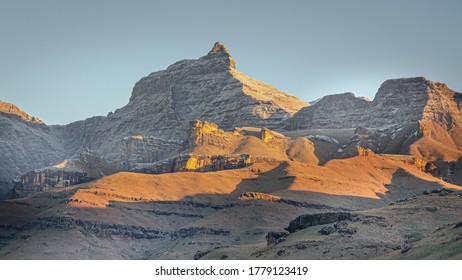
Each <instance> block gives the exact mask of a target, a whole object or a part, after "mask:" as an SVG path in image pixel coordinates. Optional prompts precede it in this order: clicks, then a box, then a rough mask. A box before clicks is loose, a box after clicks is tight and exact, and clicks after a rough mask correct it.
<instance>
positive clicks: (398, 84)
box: [284, 77, 462, 161]
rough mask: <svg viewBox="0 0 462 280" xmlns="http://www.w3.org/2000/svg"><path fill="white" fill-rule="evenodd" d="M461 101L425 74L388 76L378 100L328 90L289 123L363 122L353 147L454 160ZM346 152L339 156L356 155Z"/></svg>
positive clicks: (339, 125)
mask: <svg viewBox="0 0 462 280" xmlns="http://www.w3.org/2000/svg"><path fill="white" fill-rule="evenodd" d="M461 101H462V94H460V93H457V92H455V91H453V90H451V89H449V88H448V87H447V86H446V85H445V84H443V83H437V82H433V81H430V80H427V79H425V78H423V77H416V78H402V79H394V80H387V81H385V82H384V83H383V84H382V85H381V86H380V88H379V90H378V92H377V94H376V96H375V98H374V100H373V101H368V100H365V99H363V98H358V97H356V96H355V95H354V94H353V93H344V94H337V95H329V96H325V97H323V98H322V99H321V100H319V101H318V102H316V103H315V104H314V105H313V106H307V107H305V108H302V109H301V110H300V111H299V112H297V113H296V114H295V115H294V116H293V117H292V118H291V119H289V120H288V121H287V122H286V124H285V127H284V128H285V129H286V130H289V131H291V130H304V129H311V130H312V129H349V128H353V129H358V128H359V130H358V131H357V132H359V133H355V134H354V135H356V138H355V139H353V141H352V143H350V145H349V146H350V147H351V148H352V149H350V151H351V150H353V153H355V152H356V150H355V147H356V146H362V147H366V148H370V149H372V150H374V151H375V152H380V153H393V154H410V155H414V156H419V157H422V158H425V159H427V160H431V161H435V160H444V161H455V160H457V159H458V158H460V157H461V156H462V137H461V134H460V133H461V129H460V127H461V124H462V111H461V106H460V104H461ZM354 135H352V137H354ZM343 148H344V150H347V151H348V147H347V149H345V147H343ZM342 153H343V152H342ZM342 153H340V154H339V155H336V157H344V156H351V155H352V154H351V153H350V154H347V155H345V154H342Z"/></svg>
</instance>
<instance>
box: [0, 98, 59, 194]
mask: <svg viewBox="0 0 462 280" xmlns="http://www.w3.org/2000/svg"><path fill="white" fill-rule="evenodd" d="M5 104H6V103H1V106H2V109H1V112H0V199H1V198H2V197H4V195H5V194H6V192H7V191H8V189H9V188H11V187H13V180H12V179H13V178H15V177H16V176H18V175H20V174H22V173H24V172H27V171H29V170H34V169H36V168H41V167H44V166H48V165H51V164H55V163H57V162H59V161H61V160H62V159H63V157H64V149H63V146H62V144H61V142H60V141H59V138H58V137H57V134H56V131H55V130H54V129H53V128H50V127H48V126H46V125H45V124H43V123H41V122H40V121H39V120H38V119H37V118H34V117H31V116H29V115H27V114H25V113H23V112H22V111H21V110H19V109H17V107H16V106H13V107H12V106H10V105H8V106H6V105H5ZM5 108H9V109H5ZM11 108H13V109H11ZM10 109H11V110H10Z"/></svg>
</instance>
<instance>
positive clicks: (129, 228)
mask: <svg viewBox="0 0 462 280" xmlns="http://www.w3.org/2000/svg"><path fill="white" fill-rule="evenodd" d="M235 67H236V63H235V61H234V59H233V57H232V56H231V55H230V54H229V52H228V50H227V49H226V47H224V46H223V45H222V44H220V43H216V44H215V45H214V46H213V48H212V50H211V51H210V52H209V53H208V54H207V55H205V56H202V57H200V58H198V59H190V60H182V61H179V62H177V63H174V64H172V65H171V66H169V67H168V68H167V69H165V70H162V71H158V72H154V73H151V74H149V75H148V76H146V77H144V78H142V79H141V80H140V81H138V82H137V83H136V84H135V86H134V88H133V91H132V94H131V97H130V100H129V102H128V104H127V105H126V106H124V107H122V108H120V109H117V110H115V111H114V112H111V113H109V114H108V115H107V116H105V117H103V116H97V117H92V118H88V119H86V120H82V121H77V122H74V123H71V124H68V125H63V126H53V125H52V126H48V125H46V124H44V123H43V122H42V121H40V120H39V119H37V118H34V117H31V116H29V115H28V114H26V113H24V112H22V111H21V110H20V109H19V108H17V107H16V106H14V105H12V104H8V103H0V144H1V145H0V155H1V158H0V168H1V169H0V181H2V182H3V185H4V188H7V189H10V191H9V192H8V194H7V198H8V199H7V200H3V201H0V259H284V258H285V259H303V258H310V259H371V258H384V259H388V258H411V259H412V258H460V257H461V255H460V252H461V248H462V243H461V242H460V240H462V237H461V236H462V226H461V223H462V221H461V220H460V206H459V205H460V203H459V202H460V197H462V187H461V185H462V171H461V170H462V169H461V166H462V152H461V151H462V149H461V145H462V140H461V135H460V133H461V129H460V122H461V115H460V113H461V112H460V100H461V94H459V93H456V92H454V91H452V90H450V89H448V88H447V86H446V85H444V84H442V83H436V82H432V81H429V80H427V79H425V78H422V77H417V78H403V79H394V80H388V81H385V82H384V83H383V84H382V85H381V86H380V88H379V90H378V92H377V94H376V96H375V98H374V100H372V101H370V100H367V99H365V98H358V97H356V96H355V95H354V94H353V93H349V92H347V93H341V94H335V95H330V96H325V97H323V98H321V99H320V100H316V101H315V102H313V103H312V104H309V103H306V102H303V101H300V100H299V99H297V98H296V97H294V96H291V95H288V94H286V93H284V92H281V91H279V90H277V89H275V88H274V87H272V86H270V85H266V84H264V83H262V82H259V81H256V80H253V79H251V78H248V77H246V76H245V75H244V74H242V73H240V72H238V71H237V70H236V68H235ZM11 187H13V188H12V189H11ZM435 248H436V249H435Z"/></svg>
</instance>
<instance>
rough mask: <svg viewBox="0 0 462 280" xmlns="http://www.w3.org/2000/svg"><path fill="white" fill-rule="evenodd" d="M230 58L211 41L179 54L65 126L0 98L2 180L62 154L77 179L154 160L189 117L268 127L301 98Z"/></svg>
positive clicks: (174, 144) (174, 145) (176, 140)
mask: <svg viewBox="0 0 462 280" xmlns="http://www.w3.org/2000/svg"><path fill="white" fill-rule="evenodd" d="M235 65H236V63H235V62H234V59H233V58H232V56H231V55H230V54H229V52H228V50H227V49H226V47H225V46H223V45H222V44H221V43H216V44H215V45H214V46H213V48H212V50H211V51H210V52H209V53H208V54H207V55H205V56H203V57H201V58H199V59H194V60H193V59H191V60H182V61H179V62H177V63H174V64H173V65H171V66H169V67H168V68H167V69H166V70H162V71H158V72H154V73H151V74H150V75H148V76H147V77H144V78H142V79H141V80H140V81H138V82H137V83H136V84H135V86H134V88H133V92H132V95H131V97H130V101H129V103H128V104H127V105H126V106H124V107H122V108H120V109H117V110H115V112H113V113H109V114H108V115H107V116H106V117H102V116H101V117H92V118H89V119H86V120H83V121H77V122H74V123H71V124H68V125H65V126H47V125H45V124H44V123H43V122H41V121H40V120H38V119H36V118H33V117H30V116H28V115H27V114H26V113H24V112H22V111H20V110H19V109H18V108H17V107H15V106H14V105H11V104H7V103H1V104H2V105H1V107H0V108H1V110H2V112H3V113H2V115H0V117H2V122H3V123H2V125H1V126H2V132H3V134H2V135H1V136H0V139H1V141H2V143H4V144H3V145H2V148H1V149H3V151H4V153H3V155H4V157H3V158H2V159H1V161H0V166H2V173H1V174H0V181H2V182H4V183H3V184H4V186H5V187H11V184H12V183H11V182H12V180H13V178H15V177H16V176H18V175H20V174H24V173H26V172H28V171H32V170H34V169H39V168H46V167H48V166H52V165H57V164H59V163H61V162H63V161H65V160H66V164H61V165H57V166H65V167H66V168H67V169H66V170H71V171H72V172H78V173H79V174H78V175H77V177H75V176H74V175H71V177H72V178H73V180H74V181H77V182H80V179H79V178H80V177H81V174H80V173H90V174H89V175H90V177H92V178H95V177H101V176H105V175H109V174H112V173H114V172H118V171H123V170H125V171H128V170H130V168H131V167H132V166H134V165H136V164H137V163H149V162H156V161H159V160H162V159H164V158H166V157H168V156H169V155H171V154H174V153H176V152H177V151H178V150H180V149H181V148H182V143H183V142H184V141H185V140H186V138H187V131H188V129H189V128H190V122H192V121H195V120H199V119H200V120H203V121H209V122H214V123H216V124H218V125H220V127H222V128H225V129H231V128H234V127H235V126H245V125H254V126H265V127H270V128H271V127H275V126H277V125H279V124H280V123H281V122H282V121H284V120H287V119H288V118H290V117H291V116H292V115H293V114H294V113H295V112H297V111H298V110H299V109H300V108H302V107H304V106H306V105H307V103H305V102H303V101H301V100H299V99H298V98H296V97H294V96H291V95H289V94H286V93H284V92H281V91H279V90H277V89H276V88H274V87H272V86H270V85H267V84H265V83H262V82H260V81H256V80H253V79H251V78H249V77H247V76H245V75H244V74H242V73H240V72H239V71H237V70H236V69H235ZM3 104H4V105H3ZM11 136H16V137H11ZM16 139H20V141H19V142H18V141H17V140H16ZM57 168H58V167H56V166H55V167H53V168H52V171H53V172H48V171H47V170H48V169H45V170H44V171H42V172H39V173H38V174H39V175H40V176H42V175H44V173H47V175H46V176H48V178H49V180H51V181H56V180H60V178H61V177H62V176H63V173H62V172H59V173H56V172H55V171H56V169H57ZM50 174H51V175H50ZM56 174H58V175H56ZM31 176H33V174H29V177H31ZM56 176H58V177H56ZM42 177H43V176H42ZM26 181H28V179H27V178H26Z"/></svg>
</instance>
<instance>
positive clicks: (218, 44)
mask: <svg viewBox="0 0 462 280" xmlns="http://www.w3.org/2000/svg"><path fill="white" fill-rule="evenodd" d="M218 52H225V53H227V54H228V55H230V54H229V51H228V49H227V48H226V46H225V45H223V44H222V43H221V42H216V43H215V45H213V48H212V49H211V50H210V51H209V53H208V54H207V55H214V54H216V53H218Z"/></svg>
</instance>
